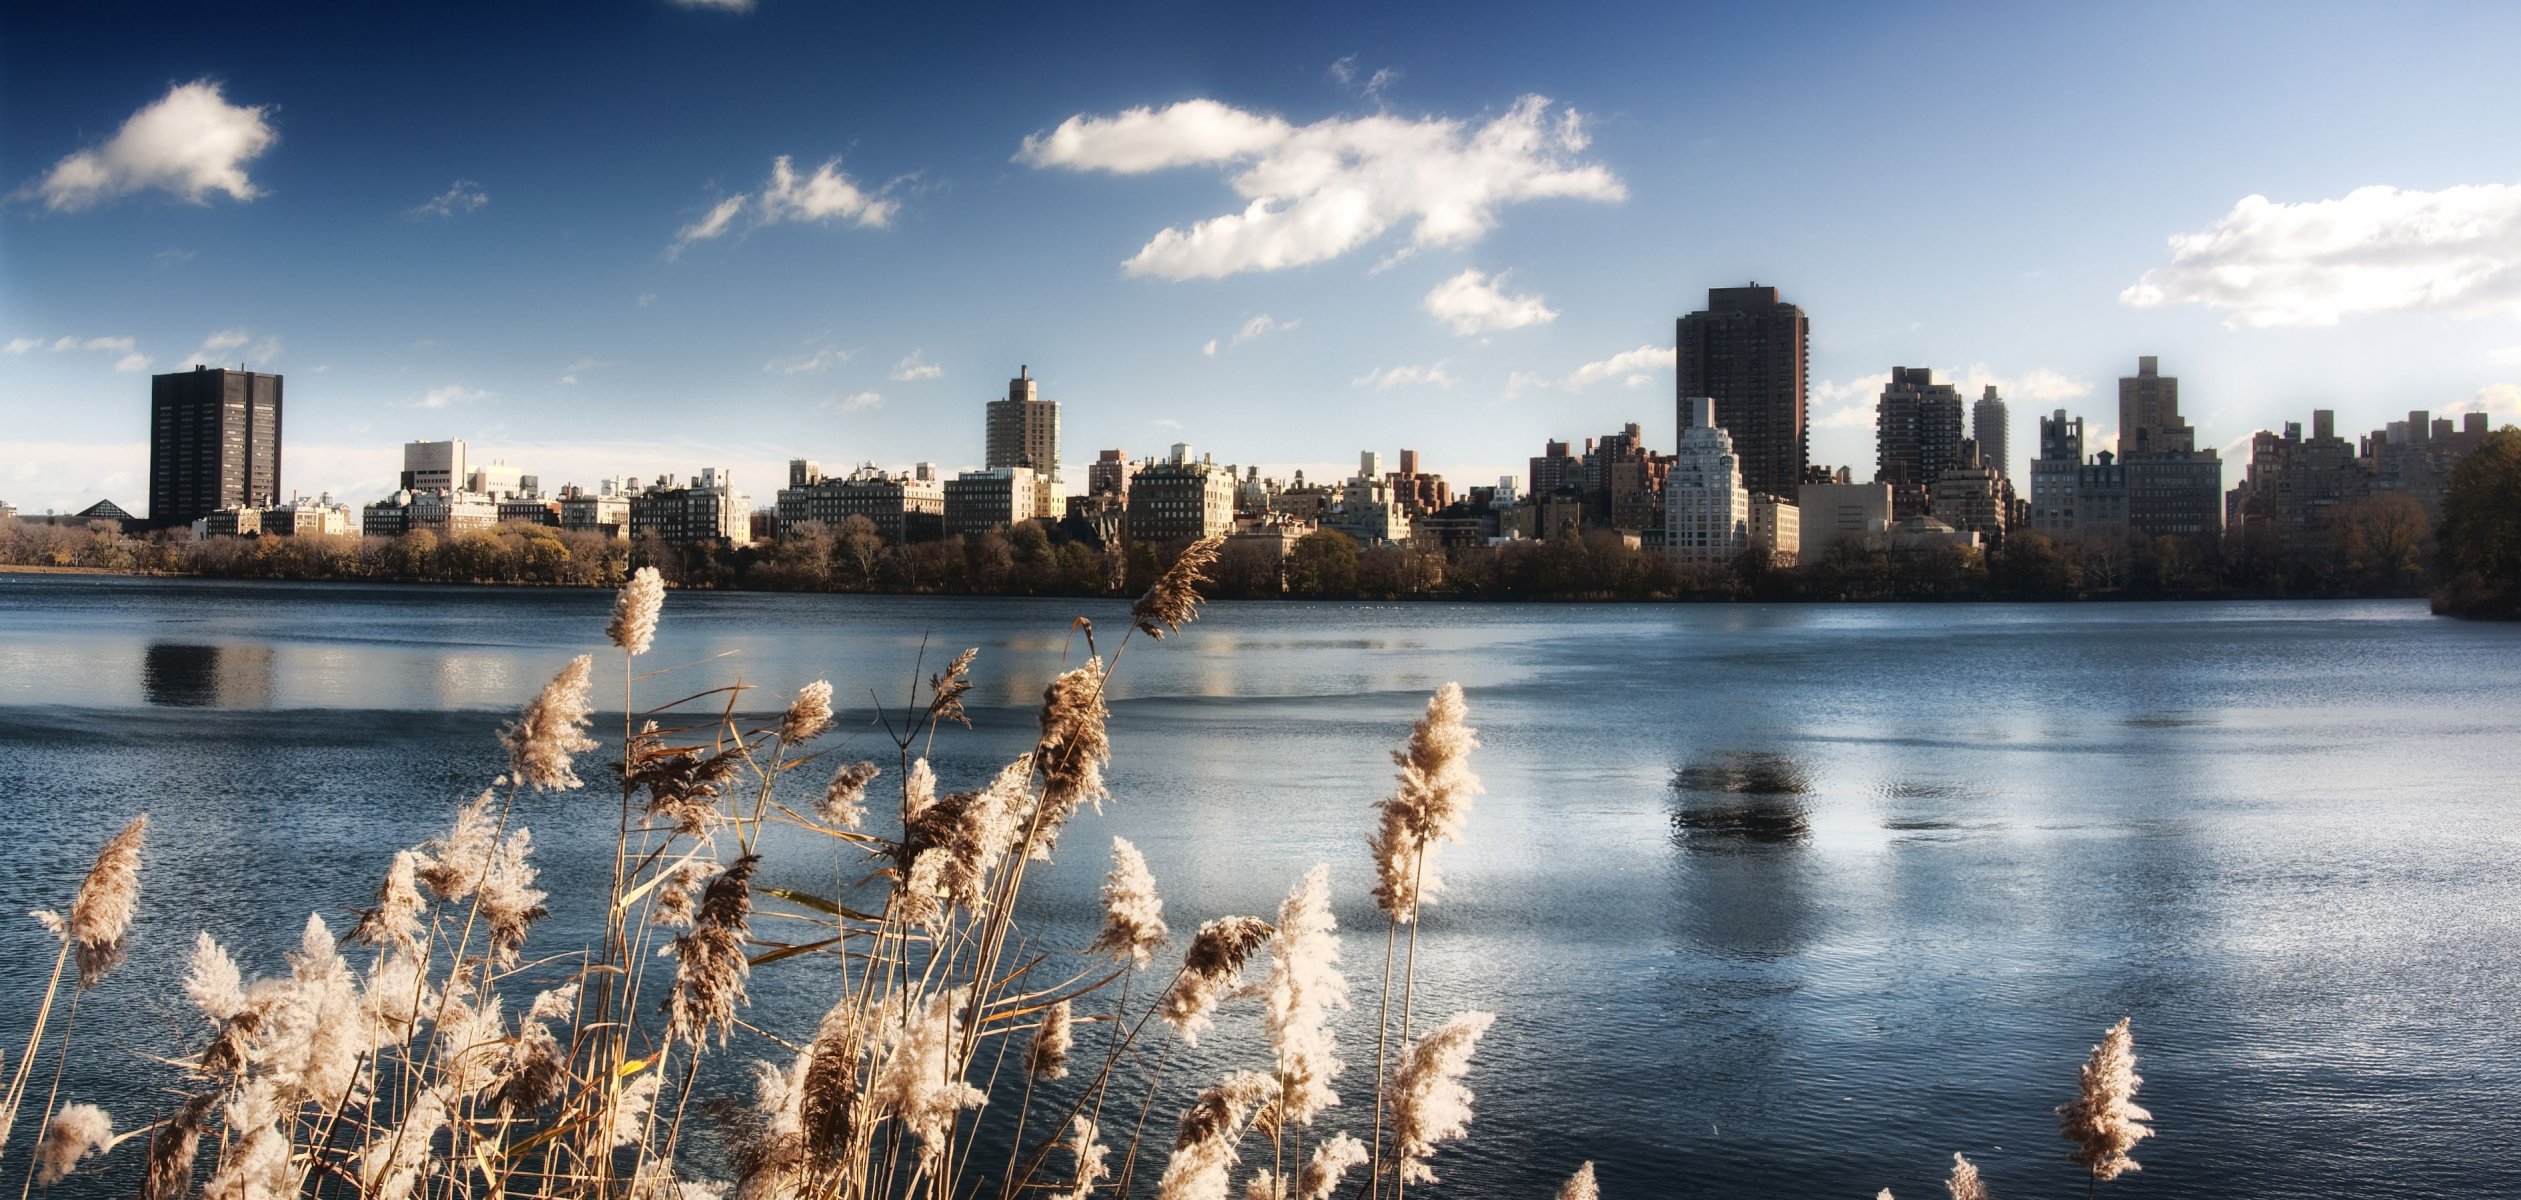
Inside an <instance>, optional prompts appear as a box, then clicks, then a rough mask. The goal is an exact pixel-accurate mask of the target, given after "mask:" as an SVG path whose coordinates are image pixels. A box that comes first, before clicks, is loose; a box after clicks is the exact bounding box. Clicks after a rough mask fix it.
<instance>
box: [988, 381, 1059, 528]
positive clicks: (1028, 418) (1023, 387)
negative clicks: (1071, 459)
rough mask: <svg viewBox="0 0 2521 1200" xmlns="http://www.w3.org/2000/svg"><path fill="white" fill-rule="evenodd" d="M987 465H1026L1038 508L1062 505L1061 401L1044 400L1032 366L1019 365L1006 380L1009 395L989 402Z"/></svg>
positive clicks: (1054, 507) (1047, 510)
mask: <svg viewBox="0 0 2521 1200" xmlns="http://www.w3.org/2000/svg"><path fill="white" fill-rule="evenodd" d="M987 432H988V439H987V441H988V445H987V454H986V456H985V457H984V458H983V460H982V462H981V465H982V466H984V467H1024V468H1026V469H1028V470H1030V471H1032V472H1033V487H1034V503H1033V511H1035V512H1054V511H1057V509H1058V507H1059V498H1060V488H1059V484H1060V478H1059V402H1058V401H1056V400H1044V399H1042V397H1041V385H1040V384H1039V382H1038V381H1036V380H1035V379H1034V378H1033V368H1032V367H1031V366H1029V365H1027V366H1023V367H1019V368H1018V369H1017V371H1016V376H1015V378H1013V379H1010V380H1008V381H1007V398H1006V399H1004V400H992V401H990V402H989V422H988V431H987Z"/></svg>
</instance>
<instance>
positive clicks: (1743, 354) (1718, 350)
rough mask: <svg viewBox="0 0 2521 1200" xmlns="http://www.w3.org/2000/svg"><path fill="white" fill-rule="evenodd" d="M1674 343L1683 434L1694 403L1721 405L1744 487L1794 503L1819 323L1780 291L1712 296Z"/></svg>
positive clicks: (1805, 445)
mask: <svg viewBox="0 0 2521 1200" xmlns="http://www.w3.org/2000/svg"><path fill="white" fill-rule="evenodd" d="M1674 338H1675V343H1676V349H1675V351H1674V352H1675V354H1676V355H1677V356H1678V358H1679V363H1678V364H1677V366H1678V369H1679V375H1680V380H1679V383H1680V388H1679V391H1678V392H1677V393H1676V395H1675V397H1674V411H1675V413H1676V415H1677V418H1678V425H1679V427H1680V428H1682V429H1687V428H1689V402H1690V401H1691V400H1692V399H1694V398H1697V397H1701V396H1706V397H1712V398H1714V400H1715V402H1716V420H1717V422H1718V423H1720V424H1721V425H1723V427H1724V430H1725V432H1726V433H1729V434H1731V435H1733V453H1734V455H1735V457H1736V458H1737V459H1739V461H1740V462H1741V467H1742V486H1743V487H1744V488H1745V489H1747V490H1749V491H1750V492H1751V493H1752V494H1754V495H1766V496H1792V495H1794V494H1795V489H1796V488H1798V487H1800V486H1801V485H1802V483H1803V468H1804V466H1805V464H1806V463H1808V462H1809V461H1810V458H1811V425H1810V420H1809V414H1808V413H1807V412H1806V410H1805V399H1806V388H1807V386H1808V380H1807V379H1806V376H1805V365H1806V364H1805V356H1806V351H1807V348H1808V345H1809V343H1810V342H1811V339H1812V323H1811V321H1810V320H1808V319H1807V318H1805V316H1804V315H1803V310H1802V309H1800V308H1797V307H1795V306H1794V305H1791V304H1786V303H1782V302H1780V301H1779V300H1778V299H1777V289H1775V288H1773V287H1757V286H1753V287H1738V288H1709V289H1707V308H1706V310H1705V311H1703V312H1694V313H1691V314H1690V315H1688V316H1686V317H1682V318H1681V319H1680V321H1679V323H1678V326H1677V330H1676V332H1675V335H1674Z"/></svg>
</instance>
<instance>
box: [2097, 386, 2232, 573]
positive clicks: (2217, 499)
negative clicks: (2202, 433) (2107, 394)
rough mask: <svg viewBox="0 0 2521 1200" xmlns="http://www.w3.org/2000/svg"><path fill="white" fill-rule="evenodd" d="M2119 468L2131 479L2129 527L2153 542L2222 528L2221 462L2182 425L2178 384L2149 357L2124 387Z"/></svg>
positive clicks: (2121, 392) (2121, 391) (2120, 391)
mask: <svg viewBox="0 0 2521 1200" xmlns="http://www.w3.org/2000/svg"><path fill="white" fill-rule="evenodd" d="M2118 461H2119V463H2120V465H2122V466H2124V467H2125V468H2126V471H2127V526H2128V528H2129V529H2132V530H2134V531H2135V532H2138V533H2141V534H2144V535H2146V536H2147V537H2164V536H2177V537H2194V536H2200V535H2206V534H2213V533H2217V532H2219V531H2221V530H2222V528H2223V459H2222V458H2221V457H2220V456H2218V455H2217V454H2216V453H2215V452H2214V450H2213V449H2211V448H2209V449H2205V450H2200V449H2198V448H2197V432H2196V431H2195V430H2194V429H2191V428H2190V427H2189V424H2188V422H2187V421H2185V420H2183V419H2181V417H2180V381H2179V378H2178V377H2177V376H2172V375H2165V374H2163V373H2162V371H2161V366H2160V362H2159V360H2157V359H2156V358H2155V357H2154V356H2153V355H2150V354H2148V355H2144V356H2143V357H2141V358H2138V359H2137V360H2136V373H2135V374H2133V375H2126V376H2121V377H2120V378H2119V381H2118Z"/></svg>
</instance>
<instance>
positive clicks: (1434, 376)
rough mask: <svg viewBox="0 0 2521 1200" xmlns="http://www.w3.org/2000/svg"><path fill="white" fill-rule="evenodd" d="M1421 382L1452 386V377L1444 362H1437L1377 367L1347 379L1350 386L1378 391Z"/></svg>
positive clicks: (1438, 385) (1444, 386) (1446, 386)
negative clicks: (1446, 371) (1446, 370)
mask: <svg viewBox="0 0 2521 1200" xmlns="http://www.w3.org/2000/svg"><path fill="white" fill-rule="evenodd" d="M1421 384H1425V385H1432V386H1434V387H1440V388H1449V387H1452V386H1453V377H1452V376H1451V375H1448V374H1446V373H1445V370H1444V364H1443V363H1441V362H1439V363H1435V364H1433V365H1431V366H1424V367H1418V366H1409V367H1377V368H1375V369H1374V370H1371V371H1368V372H1366V373H1365V374H1363V375H1360V376H1358V377H1356V378H1355V379H1352V380H1349V381H1348V385H1349V386H1350V387H1371V388H1373V389H1374V390H1376V391H1378V392H1388V391H1391V390H1392V389H1393V388H1396V387H1405V386H1417V385H1421Z"/></svg>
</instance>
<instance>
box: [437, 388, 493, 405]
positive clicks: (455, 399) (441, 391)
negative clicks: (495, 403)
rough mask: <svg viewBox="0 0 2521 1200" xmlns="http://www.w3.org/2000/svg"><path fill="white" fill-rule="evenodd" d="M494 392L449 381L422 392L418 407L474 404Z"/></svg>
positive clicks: (487, 397) (486, 398)
mask: <svg viewBox="0 0 2521 1200" xmlns="http://www.w3.org/2000/svg"><path fill="white" fill-rule="evenodd" d="M494 394H495V393H492V392H485V391H483V390H481V389H480V388H472V387H465V386H464V385H462V384H459V383H450V384H448V385H446V386H445V387H433V388H430V389H429V390H428V391H427V392H426V393H423V394H422V395H421V397H420V404H419V407H421V408H453V407H455V406H456V405H459V404H476V403H479V402H481V401H484V400H488V399H490V398H491V396H492V395H494Z"/></svg>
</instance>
